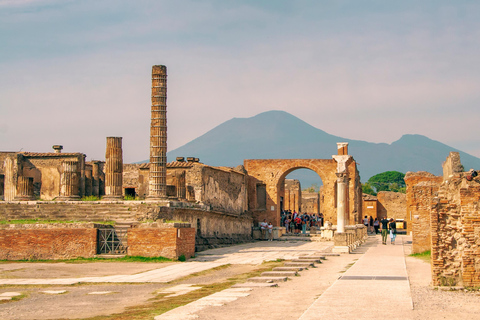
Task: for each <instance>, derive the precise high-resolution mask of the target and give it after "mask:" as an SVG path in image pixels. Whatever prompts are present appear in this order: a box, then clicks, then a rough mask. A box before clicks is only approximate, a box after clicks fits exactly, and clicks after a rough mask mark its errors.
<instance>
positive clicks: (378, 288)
mask: <svg viewBox="0 0 480 320" xmlns="http://www.w3.org/2000/svg"><path fill="white" fill-rule="evenodd" d="M404 239H405V238H404V237H397V240H396V244H395V245H390V243H388V245H382V244H381V239H380V238H379V237H378V236H377V238H376V239H375V240H374V241H376V245H373V246H371V247H370V248H369V250H368V251H367V252H366V253H365V254H364V255H362V256H361V258H360V259H359V260H358V261H357V262H356V263H355V264H354V265H353V266H352V267H351V268H350V269H348V270H347V271H346V272H345V273H344V275H343V276H342V277H340V278H339V279H338V280H337V281H336V282H335V283H334V284H333V285H332V286H331V287H330V288H328V289H327V290H326V291H325V292H324V293H323V294H322V295H321V296H320V297H319V298H318V299H317V300H316V301H315V302H314V303H313V304H312V305H311V306H310V308H308V309H307V310H306V311H305V313H304V314H303V315H302V316H301V317H300V319H299V320H313V319H322V318H328V319H332V320H333V319H382V320H384V319H389V320H392V319H412V318H413V313H412V310H413V303H412V297H411V294H410V284H409V281H408V275H407V270H406V265H405V256H404V252H403V250H404V248H403V241H404ZM388 241H389V240H388Z"/></svg>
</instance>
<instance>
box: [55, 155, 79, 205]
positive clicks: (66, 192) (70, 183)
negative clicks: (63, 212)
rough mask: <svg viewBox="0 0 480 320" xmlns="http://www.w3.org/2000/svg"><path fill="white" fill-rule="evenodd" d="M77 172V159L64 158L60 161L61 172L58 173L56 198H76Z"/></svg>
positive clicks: (77, 197) (77, 196)
mask: <svg viewBox="0 0 480 320" xmlns="http://www.w3.org/2000/svg"><path fill="white" fill-rule="evenodd" d="M78 184H79V173H78V161H76V160H64V161H63V162H62V174H61V175H60V197H58V198H57V199H58V200H78V199H79V198H80V196H79V194H78V192H79V189H78Z"/></svg>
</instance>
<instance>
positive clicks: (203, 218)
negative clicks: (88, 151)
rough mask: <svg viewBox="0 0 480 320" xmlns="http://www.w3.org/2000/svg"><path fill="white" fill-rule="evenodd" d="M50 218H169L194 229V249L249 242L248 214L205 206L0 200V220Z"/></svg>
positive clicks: (172, 203) (123, 202) (102, 219)
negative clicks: (212, 209)
mask: <svg viewBox="0 0 480 320" xmlns="http://www.w3.org/2000/svg"><path fill="white" fill-rule="evenodd" d="M13 219H51V220H76V221H96V222H99V221H109V220H114V221H122V220H129V221H146V220H157V219H164V220H171V221H182V222H186V223H189V224H190V225H191V227H192V228H195V234H196V250H197V251H202V250H206V249H210V248H216V247H219V246H223V245H231V244H236V243H244V242H249V241H252V223H253V219H252V215H251V214H249V213H244V214H233V213H225V212H217V211H211V210H210V209H209V207H207V206H203V205H198V204H192V203H185V202H178V201H164V202H162V203H152V202H146V201H110V202H109V201H96V202H87V201H85V202H83V201H78V202H55V201H28V202H0V220H13Z"/></svg>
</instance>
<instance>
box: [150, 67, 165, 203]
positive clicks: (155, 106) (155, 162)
mask: <svg viewBox="0 0 480 320" xmlns="http://www.w3.org/2000/svg"><path fill="white" fill-rule="evenodd" d="M148 198H149V199H150V200H160V199H166V198H167V67H166V66H161V65H158V66H153V67H152V109H151V123H150V176H149V183H148Z"/></svg>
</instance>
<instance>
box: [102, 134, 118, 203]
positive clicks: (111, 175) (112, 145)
mask: <svg viewBox="0 0 480 320" xmlns="http://www.w3.org/2000/svg"><path fill="white" fill-rule="evenodd" d="M121 199H123V153H122V138H121V137H107V150H106V153H105V196H104V197H103V199H102V200H121Z"/></svg>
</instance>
